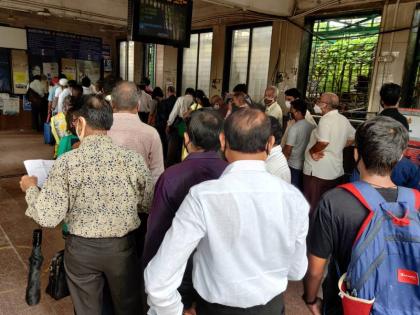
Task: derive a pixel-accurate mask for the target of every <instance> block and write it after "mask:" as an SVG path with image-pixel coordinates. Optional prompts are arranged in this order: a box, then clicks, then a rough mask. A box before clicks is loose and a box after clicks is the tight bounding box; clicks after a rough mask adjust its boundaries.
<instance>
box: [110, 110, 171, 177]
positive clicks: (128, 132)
mask: <svg viewBox="0 0 420 315" xmlns="http://www.w3.org/2000/svg"><path fill="white" fill-rule="evenodd" d="M108 136H110V137H111V138H112V142H114V143H115V144H117V145H119V146H122V147H124V148H127V149H130V150H134V151H136V152H137V153H138V154H140V155H141V156H142V157H143V158H144V161H145V162H146V165H147V167H148V168H149V169H150V171H151V172H152V177H153V182H154V183H155V182H156V181H157V180H158V178H159V176H160V174H162V173H163V171H164V165H163V151H162V142H161V141H160V137H159V134H158V132H157V131H156V129H155V128H153V127H151V126H149V125H147V124H145V123H143V122H142V121H141V120H140V119H139V116H138V115H137V114H130V113H114V123H113V124H112V127H111V130H109V131H108Z"/></svg>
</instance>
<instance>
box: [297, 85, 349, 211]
mask: <svg viewBox="0 0 420 315" xmlns="http://www.w3.org/2000/svg"><path fill="white" fill-rule="evenodd" d="M318 106H319V107H320V108H321V111H322V117H321V119H320V121H319V124H318V127H317V128H316V129H315V130H314V131H313V132H312V134H311V138H310V140H309V144H308V146H307V148H306V151H305V162H304V165H303V174H304V177H303V193H304V195H305V197H306V199H307V200H308V201H309V203H310V205H311V210H313V209H315V207H316V206H317V204H318V202H319V200H320V198H321V196H322V195H323V194H324V193H325V192H327V191H328V190H330V189H332V188H334V187H336V186H337V185H339V184H340V183H341V181H342V176H343V175H344V168H343V149H344V148H345V147H346V146H350V145H352V144H353V142H354V134H355V129H354V128H353V126H352V125H351V124H350V122H349V120H348V119H347V118H346V117H344V116H343V115H341V114H340V113H339V112H338V107H339V99H338V96H337V95H336V94H334V93H328V92H327V93H324V94H322V95H321V97H320V99H319V101H318Z"/></svg>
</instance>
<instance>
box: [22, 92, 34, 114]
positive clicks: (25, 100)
mask: <svg viewBox="0 0 420 315" xmlns="http://www.w3.org/2000/svg"><path fill="white" fill-rule="evenodd" d="M23 110H24V111H28V112H30V111H31V110H32V104H31V102H29V100H28V97H27V96H26V95H23Z"/></svg>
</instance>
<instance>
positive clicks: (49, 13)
mask: <svg viewBox="0 0 420 315" xmlns="http://www.w3.org/2000/svg"><path fill="white" fill-rule="evenodd" d="M36 14H37V15H41V16H51V15H52V14H51V12H50V10H48V9H47V8H44V10H42V11H37V12H36Z"/></svg>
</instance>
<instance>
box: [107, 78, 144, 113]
mask: <svg viewBox="0 0 420 315" xmlns="http://www.w3.org/2000/svg"><path fill="white" fill-rule="evenodd" d="M111 99H112V104H113V106H114V108H116V109H117V110H118V109H125V110H130V109H134V108H136V107H137V106H138V104H139V100H140V97H139V94H138V92H137V86H136V85H135V84H134V83H133V82H128V81H122V82H120V83H119V84H117V86H116V87H114V88H113V89H112V94H111Z"/></svg>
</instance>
